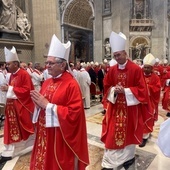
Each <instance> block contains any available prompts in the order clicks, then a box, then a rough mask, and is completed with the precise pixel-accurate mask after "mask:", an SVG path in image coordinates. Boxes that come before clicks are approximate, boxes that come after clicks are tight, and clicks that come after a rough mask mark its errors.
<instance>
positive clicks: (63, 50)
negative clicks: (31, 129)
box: [48, 34, 71, 62]
mask: <svg viewBox="0 0 170 170" xmlns="http://www.w3.org/2000/svg"><path fill="white" fill-rule="evenodd" d="M70 47H71V42H70V41H68V42H67V43H66V44H64V43H61V41H60V40H59V39H58V38H57V37H56V35H55V34H54V35H53V36H52V38H51V43H50V48H49V51H48V56H52V57H57V58H62V59H65V60H66V61H67V62H68V60H69V54H70Z"/></svg>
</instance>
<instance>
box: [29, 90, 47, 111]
mask: <svg viewBox="0 0 170 170" xmlns="http://www.w3.org/2000/svg"><path fill="white" fill-rule="evenodd" d="M30 95H31V99H32V101H33V102H34V104H35V105H36V107H37V108H42V109H46V106H47V104H48V103H49V101H48V100H47V99H46V98H45V97H44V96H43V95H42V94H40V93H39V92H38V91H36V90H31V92H30Z"/></svg>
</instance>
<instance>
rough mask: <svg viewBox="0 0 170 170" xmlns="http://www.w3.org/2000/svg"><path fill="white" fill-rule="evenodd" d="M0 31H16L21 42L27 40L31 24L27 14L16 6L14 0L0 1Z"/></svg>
mask: <svg viewBox="0 0 170 170" xmlns="http://www.w3.org/2000/svg"><path fill="white" fill-rule="evenodd" d="M0 29H1V30H2V31H18V32H19V35H20V37H22V39H23V40H25V41H28V40H29V37H30V32H31V23H30V22H29V20H28V17H27V14H26V13H24V12H23V11H22V10H21V9H20V8H19V7H18V6H17V5H16V3H15V0H0Z"/></svg>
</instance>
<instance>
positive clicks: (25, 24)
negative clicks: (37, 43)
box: [17, 12, 31, 41]
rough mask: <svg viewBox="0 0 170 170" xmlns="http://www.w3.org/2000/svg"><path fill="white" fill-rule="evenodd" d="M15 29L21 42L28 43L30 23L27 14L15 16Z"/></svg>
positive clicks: (21, 13)
mask: <svg viewBox="0 0 170 170" xmlns="http://www.w3.org/2000/svg"><path fill="white" fill-rule="evenodd" d="M17 29H18V31H19V34H20V36H21V37H22V38H23V40H25V41H28V40H29V37H30V31H31V23H30V22H29V21H28V18H27V14H26V13H23V12H20V13H19V14H18V15H17Z"/></svg>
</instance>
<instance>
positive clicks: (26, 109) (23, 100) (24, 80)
mask: <svg viewBox="0 0 170 170" xmlns="http://www.w3.org/2000/svg"><path fill="white" fill-rule="evenodd" d="M9 85H11V86H13V91H14V93H15V95H16V96H17V99H7V103H6V109H5V116H6V118H5V126H4V143H5V144H11V143H14V142H20V141H21V140H26V139H28V137H29V135H31V134H33V133H34V126H33V124H32V118H31V116H32V113H33V110H34V104H33V102H32V100H31V97H30V90H33V89H34V87H33V84H32V81H31V78H30V75H29V74H28V73H27V72H26V71H25V70H23V69H20V70H19V71H18V72H17V73H16V74H11V76H10V80H9Z"/></svg>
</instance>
